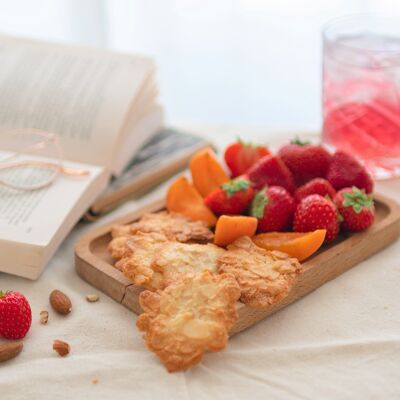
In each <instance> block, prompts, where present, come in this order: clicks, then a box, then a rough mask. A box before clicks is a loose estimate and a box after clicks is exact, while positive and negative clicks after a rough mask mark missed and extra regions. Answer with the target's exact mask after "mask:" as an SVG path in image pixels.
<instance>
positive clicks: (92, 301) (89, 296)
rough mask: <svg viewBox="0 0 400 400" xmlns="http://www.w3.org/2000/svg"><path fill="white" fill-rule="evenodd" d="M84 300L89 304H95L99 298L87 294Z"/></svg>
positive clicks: (95, 295)
mask: <svg viewBox="0 0 400 400" xmlns="http://www.w3.org/2000/svg"><path fill="white" fill-rule="evenodd" d="M86 300H87V301H88V302H89V303H95V302H96V301H98V300H99V296H97V294H87V295H86Z"/></svg>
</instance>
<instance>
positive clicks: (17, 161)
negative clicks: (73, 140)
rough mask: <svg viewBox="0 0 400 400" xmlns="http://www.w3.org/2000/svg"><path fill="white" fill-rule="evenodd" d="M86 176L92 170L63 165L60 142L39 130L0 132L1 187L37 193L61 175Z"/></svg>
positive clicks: (57, 138)
mask: <svg viewBox="0 0 400 400" xmlns="http://www.w3.org/2000/svg"><path fill="white" fill-rule="evenodd" d="M60 174H61V175H64V176H68V177H84V176H87V175H89V171H87V170H83V169H78V168H67V167H65V166H64V165H63V155H62V149H61V146H60V139H59V137H58V136H57V135H56V134H54V133H49V132H44V131H41V130H36V129H18V130H9V131H0V185H3V186H5V187H8V188H10V189H15V190H25V191H30V190H38V189H42V188H44V187H47V186H49V185H51V184H52V183H53V182H54V181H55V180H56V179H57V177H58V176H59V175H60Z"/></svg>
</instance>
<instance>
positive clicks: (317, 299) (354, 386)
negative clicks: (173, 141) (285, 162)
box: [0, 126, 400, 400]
mask: <svg viewBox="0 0 400 400" xmlns="http://www.w3.org/2000/svg"><path fill="white" fill-rule="evenodd" d="M192 129H193V130H198V131H199V132H203V133H204V134H206V135H207V136H209V137H210V138H211V139H212V140H214V142H216V143H217V145H220V146H223V144H224V143H227V141H228V140H231V139H232V138H234V137H235V136H236V135H238V134H240V135H241V136H242V137H244V138H246V139H253V140H259V141H264V142H265V141H267V142H268V143H272V142H274V141H276V140H279V141H284V140H285V139H286V138H287V137H290V136H289V135H288V134H287V133H284V132H275V133H274V134H271V132H268V131H267V130H263V129H244V128H231V127H201V126H200V127H199V126H197V127H192ZM164 186H165V185H164ZM377 189H378V190H379V191H380V192H382V193H384V194H386V195H389V196H392V197H394V198H396V197H397V196H398V195H399V194H400V180H391V181H385V182H379V183H378V185H377ZM162 190H163V187H161V188H159V189H158V190H156V191H154V192H152V193H151V194H149V195H148V196H146V197H145V198H142V199H140V200H139V201H130V202H128V203H126V204H124V205H123V206H121V207H120V208H119V209H118V210H116V211H115V212H113V213H112V214H111V215H108V216H106V217H105V218H103V219H102V220H101V221H98V222H96V223H95V224H87V223H80V224H79V225H78V226H77V227H76V228H75V229H74V230H73V231H72V232H71V234H70V235H69V236H68V238H67V239H66V240H65V242H64V243H63V245H62V246H61V248H60V249H59V250H58V252H57V254H56V255H55V257H54V258H53V259H52V261H51V262H50V264H49V265H48V267H47V268H46V270H45V272H44V274H43V275H42V276H41V278H40V279H39V280H38V281H36V282H31V281H28V280H24V279H20V278H16V277H13V276H9V275H5V274H0V287H1V288H2V289H9V290H11V289H13V290H18V291H20V292H22V293H24V294H25V295H26V296H27V298H28V299H29V301H30V303H31V306H32V312H33V322H32V328H31V330H30V332H29V334H28V335H27V337H26V339H25V341H24V345H25V347H24V350H23V353H22V354H21V355H20V356H19V357H17V358H16V359H14V360H12V361H10V362H7V363H3V364H0V388H1V397H2V398H3V399H7V400H8V399H10V400H11V399H12V400H14V399H28V398H29V399H30V400H33V399H55V398H56V399H72V398H74V399H103V398H104V399H108V398H110V399H111V398H118V399H128V398H129V399H133V398H135V399H136V398H137V399H139V398H142V399H155V398H162V399H166V398H171V399H174V400H180V399H209V398H213V399H242V398H243V399H244V398H249V397H250V396H251V398H252V399H263V400H265V399H267V398H269V399H285V400H286V399H315V398H318V399H363V400H365V399H382V398H385V399H398V398H400V368H399V367H400V307H399V303H400V290H399V287H400V263H399V256H400V242H399V241H397V242H396V243H394V244H392V245H391V246H389V247H387V248H386V249H385V250H383V251H382V252H380V253H379V254H376V255H375V256H373V257H371V258H369V259H368V260H366V261H364V262H362V263H361V264H359V265H358V266H357V267H356V268H353V269H351V270H350V271H348V272H346V273H345V274H343V275H341V276H340V277H338V278H337V279H335V280H334V281H331V282H329V283H327V284H325V285H324V286H323V287H321V288H319V289H317V290H315V291H314V292H313V293H311V294H309V295H308V296H306V297H305V298H303V299H301V300H300V301H298V302H296V303H295V304H292V305H291V306H289V307H287V308H285V309H284V310H282V311H280V312H278V313H277V314H275V315H273V316H272V317H270V318H268V319H267V320H264V321H262V322H260V323H258V324H257V325H256V326H254V327H252V328H250V329H248V330H246V331H245V332H243V333H241V334H239V335H236V336H235V337H233V338H232V339H231V340H230V342H229V344H228V346H227V348H226V349H225V350H224V351H223V352H220V353H209V354H207V355H205V357H204V359H203V361H202V362H201V363H200V364H199V365H198V366H197V367H195V368H193V369H191V370H189V371H187V372H184V373H175V374H168V373H167V372H166V370H165V369H164V367H163V366H162V365H161V364H160V362H159V361H158V359H157V358H156V357H155V356H154V354H152V353H150V352H149V351H148V350H147V349H146V348H145V346H144V343H143V340H142V338H141V334H140V333H139V332H138V331H137V329H136V327H135V320H136V316H135V315H134V314H132V313H130V312H129V311H128V310H126V309H125V308H124V307H122V306H120V305H119V304H117V303H115V302H114V301H113V300H111V299H110V298H108V297H107V296H105V295H103V294H101V293H98V294H99V295H100V301H99V302H97V303H88V302H87V301H86V300H85V296H86V295H87V294H91V293H97V291H96V290H95V289H93V288H92V287H91V286H90V285H88V284H87V283H85V282H84V281H82V280H81V279H80V278H79V277H78V276H77V275H76V273H75V271H74V255H73V253H74V243H75V242H76V240H77V239H78V238H79V237H80V236H81V235H82V234H83V233H85V232H87V231H89V230H90V229H92V228H93V227H94V226H98V225H100V224H103V223H105V222H108V221H110V220H111V219H113V218H115V217H116V216H117V215H118V216H119V215H122V214H124V213H126V212H128V211H132V210H134V209H135V208H136V207H139V206H140V205H141V204H144V203H145V202H147V201H149V199H150V198H155V197H157V196H159V195H160V193H162ZM53 289H60V290H62V291H64V292H65V293H67V294H68V295H69V296H70V298H71V300H72V303H73V311H72V313H71V314H70V315H68V316H67V317H60V316H57V315H55V314H54V313H53V312H51V311H50V318H49V323H48V325H46V326H44V325H41V324H40V323H39V313H40V311H41V310H44V309H47V310H49V304H48V295H49V293H50V292H51V291H52V290H53ZM54 339H61V340H65V341H67V342H68V343H70V345H71V348H72V352H71V354H70V355H69V356H68V357H66V358H60V357H58V356H57V355H56V354H55V353H54V352H53V350H52V342H53V340H54ZM93 380H97V383H93Z"/></svg>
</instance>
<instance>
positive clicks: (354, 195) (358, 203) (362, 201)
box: [343, 186, 374, 214]
mask: <svg viewBox="0 0 400 400" xmlns="http://www.w3.org/2000/svg"><path fill="white" fill-rule="evenodd" d="M343 199H344V201H343V205H344V206H345V207H353V210H354V212H355V213H356V214H360V212H361V211H362V210H363V209H364V208H369V209H371V208H372V205H373V204H374V201H373V199H372V196H371V195H369V194H366V193H365V190H364V189H362V190H360V189H359V188H357V187H355V186H353V187H352V192H345V193H343Z"/></svg>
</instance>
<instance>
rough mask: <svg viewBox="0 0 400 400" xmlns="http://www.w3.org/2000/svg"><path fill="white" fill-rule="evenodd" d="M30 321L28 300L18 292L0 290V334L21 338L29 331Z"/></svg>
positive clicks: (30, 314)
mask: <svg viewBox="0 0 400 400" xmlns="http://www.w3.org/2000/svg"><path fill="white" fill-rule="evenodd" d="M31 322H32V312H31V307H30V306H29V303H28V300H27V299H26V298H25V297H24V296H23V295H22V294H21V293H18V292H5V293H4V292H2V291H0V336H3V337H4V338H6V339H22V338H23V337H25V335H26V333H27V332H28V331H29V328H30V326H31Z"/></svg>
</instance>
